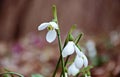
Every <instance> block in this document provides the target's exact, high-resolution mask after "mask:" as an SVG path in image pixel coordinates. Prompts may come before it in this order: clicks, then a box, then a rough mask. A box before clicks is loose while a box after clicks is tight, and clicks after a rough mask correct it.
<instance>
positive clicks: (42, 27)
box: [38, 22, 50, 30]
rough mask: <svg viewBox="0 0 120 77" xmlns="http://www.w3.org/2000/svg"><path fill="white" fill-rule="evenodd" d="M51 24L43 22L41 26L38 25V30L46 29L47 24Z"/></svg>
mask: <svg viewBox="0 0 120 77" xmlns="http://www.w3.org/2000/svg"><path fill="white" fill-rule="evenodd" d="M49 25H50V24H49V23H47V22H45V23H42V24H41V25H40V26H38V30H44V29H45V28H47V26H49Z"/></svg>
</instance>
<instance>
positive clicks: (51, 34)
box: [46, 30, 57, 43]
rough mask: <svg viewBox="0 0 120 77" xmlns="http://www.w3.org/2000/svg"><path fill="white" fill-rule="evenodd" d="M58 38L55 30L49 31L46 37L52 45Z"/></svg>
mask: <svg viewBox="0 0 120 77" xmlns="http://www.w3.org/2000/svg"><path fill="white" fill-rule="evenodd" d="M56 36H57V33H56V31H55V30H50V31H48V33H47V35H46V40H47V41H48V42H49V43H51V42H53V41H54V40H55V38H56Z"/></svg>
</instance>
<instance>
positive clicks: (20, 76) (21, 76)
mask: <svg viewBox="0 0 120 77" xmlns="http://www.w3.org/2000/svg"><path fill="white" fill-rule="evenodd" d="M4 74H15V75H17V76H19V77H24V76H23V75H21V74H19V73H15V72H5V73H0V76H1V75H4Z"/></svg>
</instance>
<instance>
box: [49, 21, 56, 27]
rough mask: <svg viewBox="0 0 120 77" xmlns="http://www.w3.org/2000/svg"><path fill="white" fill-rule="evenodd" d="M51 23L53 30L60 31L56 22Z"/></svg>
mask: <svg viewBox="0 0 120 77" xmlns="http://www.w3.org/2000/svg"><path fill="white" fill-rule="evenodd" d="M49 23H50V25H51V26H52V27H53V28H55V29H58V25H57V23H55V22H49Z"/></svg>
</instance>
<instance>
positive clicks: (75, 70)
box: [68, 63, 79, 76]
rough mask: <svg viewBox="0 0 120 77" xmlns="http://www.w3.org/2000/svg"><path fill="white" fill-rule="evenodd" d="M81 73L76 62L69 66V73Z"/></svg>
mask: <svg viewBox="0 0 120 77" xmlns="http://www.w3.org/2000/svg"><path fill="white" fill-rule="evenodd" d="M78 73H79V69H78V68H76V66H75V64H74V63H72V64H71V65H70V66H69V67H68V75H73V76H75V75H77V74H78Z"/></svg>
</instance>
